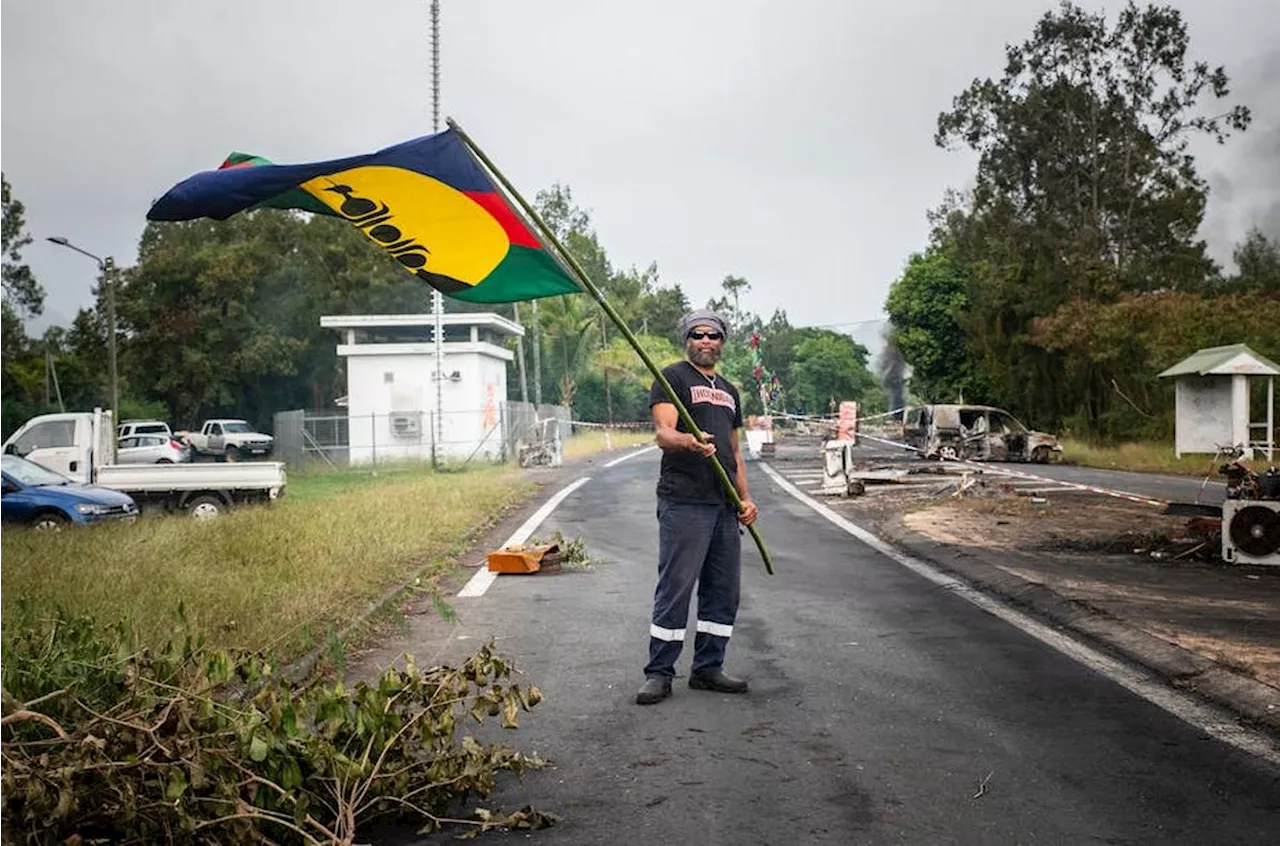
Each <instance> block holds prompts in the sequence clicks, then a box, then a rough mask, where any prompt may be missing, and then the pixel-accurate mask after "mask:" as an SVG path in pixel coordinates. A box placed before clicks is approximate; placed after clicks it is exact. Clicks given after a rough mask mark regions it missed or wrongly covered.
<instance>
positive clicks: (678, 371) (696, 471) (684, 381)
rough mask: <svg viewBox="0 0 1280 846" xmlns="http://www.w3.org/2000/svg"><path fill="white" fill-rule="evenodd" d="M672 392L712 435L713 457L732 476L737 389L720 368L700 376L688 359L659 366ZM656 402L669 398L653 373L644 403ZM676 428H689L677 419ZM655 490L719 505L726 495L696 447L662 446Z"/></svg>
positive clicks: (674, 497) (738, 414)
mask: <svg viewBox="0 0 1280 846" xmlns="http://www.w3.org/2000/svg"><path fill="white" fill-rule="evenodd" d="M662 375H664V376H666V377H667V381H668V382H670V383H671V387H672V388H674V389H675V392H676V396H678V397H680V401H681V402H682V403H684V405H685V408H687V409H689V414H691V415H692V416H693V421H694V422H695V423H697V424H698V428H699V429H701V430H702V431H703V432H706V433H707V434H708V435H712V436H713V437H714V440H713V443H714V444H715V445H716V459H717V460H719V462H720V464H721V465H722V466H723V467H724V469H725V471H726V472H727V473H728V474H729V479H730V480H734V481H736V478H737V462H736V461H735V460H734V457H733V444H732V443H731V441H732V439H733V430H734V429H740V428H742V402H741V401H740V399H739V396H738V389H737V388H735V387H734V386H733V385H731V384H729V380H727V379H725V378H724V377H723V376H721V375H720V374H718V373H717V374H716V375H715V376H706V375H704V374H703V373H702V371H701V370H699V369H698V368H696V367H694V366H693V365H692V364H691V363H689V362H688V361H679V362H676V363H675V364H673V365H671V366H670V367H665V368H663V370H662ZM660 402H671V398H670V397H668V396H667V392H666V391H664V390H663V389H662V385H661V384H659V383H658V381H657V380H656V379H655V380H654V382H653V387H652V388H651V389H650V390H649V407H650V408H652V407H653V406H655V405H657V404H658V403H660ZM676 428H677V429H678V430H679V431H681V432H688V431H689V429H688V428H687V427H686V426H685V425H684V421H683V420H681V421H679V422H678V423H677V424H676ZM658 496H659V497H662V498H663V499H669V500H674V501H676V502H701V503H708V504H714V505H719V504H722V503H727V502H728V501H729V495H728V494H727V493H726V492H725V490H724V486H723V485H722V484H721V483H720V479H719V477H717V476H716V472H715V469H714V468H712V466H711V462H710V461H708V460H707V459H706V458H704V457H703V456H701V455H699V454H698V453H696V452H691V451H690V452H686V451H680V452H663V453H662V470H661V471H660V473H659V476H658Z"/></svg>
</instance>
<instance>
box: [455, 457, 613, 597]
mask: <svg viewBox="0 0 1280 846" xmlns="http://www.w3.org/2000/svg"><path fill="white" fill-rule="evenodd" d="M590 479H591V477H590V476H583V477H582V478H581V479H578V480H577V481H575V482H573V483H572V484H569V485H566V486H565V487H563V488H561V489H560V490H559V491H557V492H556V495H555V496H553V497H551V499H549V500H547V501H546V502H544V503H543V504H542V507H541V508H539V509H538V510H537V511H535V512H533V514H532V515H530V517H529V519H528V520H525V521H524V523H523V524H521V526H520V528H518V529H516V530H515V533H514V534H512V535H511V537H509V538H507V541H506V543H504V544H503V546H504V547H506V546H516V545H517V544H522V543H524V542H525V541H527V540H528V539H529V536H530V535H532V534H533V533H534V531H535V530H536V529H537V528H538V526H540V525H541V524H542V521H543V520H545V519H547V517H549V516H551V512H552V511H555V510H556V506H558V505H559V504H560V503H562V502H564V499H565V497H567V496H568V495H569V494H571V493H573V492H574V491H576V490H577V489H578V488H580V487H582V486H583V485H585V484H586V483H587V482H588V481H589V480H590ZM497 578H498V574H497V573H494V572H493V571H491V570H490V569H489V568H488V566H482V567H481V568H480V569H479V570H477V571H476V574H475V575H474V576H472V577H471V580H470V581H468V582H467V583H466V584H465V585H463V587H462V590H460V591H458V598H459V599H466V598H473V597H477V596H484V593H485V591H487V590H488V589H489V586H490V585H492V584H493V582H494V580H495V579H497Z"/></svg>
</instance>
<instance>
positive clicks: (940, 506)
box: [903, 494, 1187, 554]
mask: <svg viewBox="0 0 1280 846" xmlns="http://www.w3.org/2000/svg"><path fill="white" fill-rule="evenodd" d="M1039 500H1040V501H1035V500H1033V498H1032V497H1027V496H1013V495H1001V496H998V497H996V498H989V499H948V500H945V501H942V502H937V503H933V504H928V505H923V506H921V507H918V508H916V509H914V510H912V511H911V512H910V513H908V514H906V515H905V516H904V517H903V523H904V524H905V525H906V526H907V527H908V528H910V529H912V530H913V531H916V532H919V533H920V534H922V535H925V536H926V537H931V538H933V539H934V540H938V541H942V542H944V543H959V544H963V545H966V546H968V545H977V546H985V547H992V548H997V549H1016V550H1021V551H1029V550H1040V551H1046V552H1055V551H1056V552H1099V553H1104V554H1106V553H1112V554H1125V553H1129V554H1132V553H1134V552H1135V551H1138V552H1146V551H1148V550H1150V549H1151V548H1152V547H1153V546H1155V545H1158V544H1162V543H1167V542H1169V541H1172V540H1175V539H1177V538H1178V537H1180V536H1182V535H1185V525H1186V522H1187V521H1186V519H1185V518H1175V517H1165V516H1162V515H1160V514H1158V513H1156V509H1155V508H1154V507H1153V506H1149V505H1141V504H1139V503H1134V502H1126V501H1125V500H1120V499H1104V498H1103V497H1097V496H1088V495H1085V494H1063V495H1060V496H1055V497H1052V498H1050V497H1040V498H1039Z"/></svg>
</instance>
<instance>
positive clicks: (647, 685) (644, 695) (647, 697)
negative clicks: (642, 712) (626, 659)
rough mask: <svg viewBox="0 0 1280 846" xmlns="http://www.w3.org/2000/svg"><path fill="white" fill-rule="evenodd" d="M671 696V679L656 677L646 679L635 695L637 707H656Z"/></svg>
mask: <svg viewBox="0 0 1280 846" xmlns="http://www.w3.org/2000/svg"><path fill="white" fill-rule="evenodd" d="M670 695H671V679H664V678H661V677H658V676H653V677H651V678H647V679H645V681H644V687H642V688H640V692H639V693H637V694H636V704H637V705H656V704H658V703H659V702H661V701H662V700H664V699H666V698H667V697H668V696H670Z"/></svg>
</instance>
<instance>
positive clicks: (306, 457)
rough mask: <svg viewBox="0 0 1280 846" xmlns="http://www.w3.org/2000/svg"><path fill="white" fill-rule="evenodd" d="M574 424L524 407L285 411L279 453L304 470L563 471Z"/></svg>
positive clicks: (564, 416) (553, 410)
mask: <svg viewBox="0 0 1280 846" xmlns="http://www.w3.org/2000/svg"><path fill="white" fill-rule="evenodd" d="M570 419H571V412H570V410H569V409H568V408H566V407H564V406H560V405H539V406H534V405H533V404H532V403H523V402H504V403H499V404H498V405H496V406H490V407H489V408H486V409H475V410H462V411H445V412H443V413H442V414H437V413H436V412H434V411H396V412H390V413H385V414H363V415H352V414H349V413H348V412H347V411H345V410H343V409H335V410H333V411H302V410H295V411H281V412H277V413H276V415H275V428H274V435H275V448H274V454H275V456H277V460H281V461H285V462H287V463H288V464H289V466H290V467H294V468H298V469H303V470H305V469H308V468H313V467H324V466H327V467H334V468H336V467H346V466H348V465H352V464H385V463H393V462H407V461H432V462H437V463H445V464H458V463H465V462H470V461H488V462H502V461H520V462H521V463H522V464H558V463H559V461H560V455H561V444H562V443H563V441H564V439H565V438H567V437H569V434H570V427H569V421H570Z"/></svg>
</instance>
